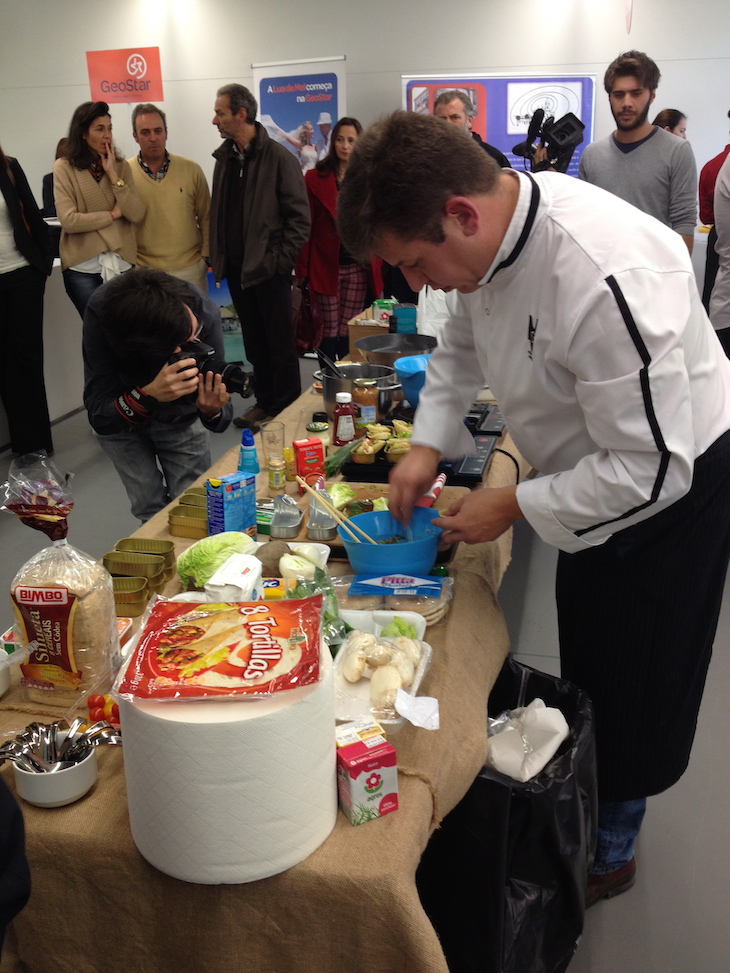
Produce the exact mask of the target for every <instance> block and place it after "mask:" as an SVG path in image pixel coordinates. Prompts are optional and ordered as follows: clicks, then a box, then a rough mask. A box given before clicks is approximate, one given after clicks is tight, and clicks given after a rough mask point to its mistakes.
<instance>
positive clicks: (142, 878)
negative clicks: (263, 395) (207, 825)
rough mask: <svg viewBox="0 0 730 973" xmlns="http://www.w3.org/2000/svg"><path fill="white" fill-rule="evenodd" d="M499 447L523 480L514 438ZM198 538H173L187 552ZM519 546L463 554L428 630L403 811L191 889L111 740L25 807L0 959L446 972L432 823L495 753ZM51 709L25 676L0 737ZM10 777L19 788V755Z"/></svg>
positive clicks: (292, 417)
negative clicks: (139, 840) (82, 776)
mask: <svg viewBox="0 0 730 973" xmlns="http://www.w3.org/2000/svg"><path fill="white" fill-rule="evenodd" d="M319 402H320V400H319V399H317V398H316V397H315V396H313V395H311V393H309V392H305V393H304V394H303V396H302V397H301V398H300V399H299V400H298V401H297V402H296V403H295V404H294V405H292V406H290V407H289V408H288V409H287V410H286V411H285V412H284V413H283V414H282V415H281V416H279V417H278V418H279V419H282V420H283V421H284V422H285V424H286V436H287V439H291V438H292V437H294V436H301V435H302V433H303V430H302V429H301V422H302V410H304V412H305V413H311V412H312V411H313V410H315V409H317V408H318V407H319ZM500 446H502V448H504V449H505V450H506V451H507V452H508V453H510V454H511V455H512V456H514V457H515V459H516V460H517V462H518V463H519V465H520V467H521V470H522V474H523V475H524V474H525V473H526V472H527V469H526V467H525V464H524V463H523V462H522V461H521V460H520V458H519V457H518V456H517V454H516V451H515V448H514V446H513V444H512V443H511V440H510V439H509V437H508V436H505V437H504V442H502V443H500ZM235 452H236V451H235V450H232V451H231V452H230V453H229V454H228V455H227V456H226V457H224V458H223V459H222V460H221V461H220V462H218V463H216V464H215V465H214V467H213V468H212V472H213V474H220V473H224V472H229V471H230V470H231V469H234V468H235V461H236V456H235ZM515 473H516V468H515V463H514V462H513V460H512V459H511V458H510V457H509V456H505V455H502V454H500V453H496V454H495V455H494V458H493V460H492V463H491V465H490V467H489V470H488V472H487V480H486V482H487V484H488V485H489V486H503V485H506V484H508V483H513V482H514V481H515ZM166 523H167V515H166V512H165V511H163V512H161V513H160V514H158V515H157V516H156V517H155V518H153V519H152V520H151V521H150V522H149V523H148V524H146V525H145V526H144V527H143V528H141V529H140V531H139V532H138V533H139V535H143V536H155V537H168V536H169V535H168V534H167V530H166ZM189 543H191V542H190V541H186V540H184V539H182V538H177V539H176V547H177V548H178V549H179V550H182V549H184V548H185V547H186V546H187V545H188V544H189ZM510 549H511V532H508V533H507V534H505V535H504V536H503V537H501V538H500V539H499V540H498V541H496V542H493V543H490V544H483V545H477V546H473V547H467V546H466V545H461V546H460V547H459V549H458V550H457V552H456V555H455V558H454V560H453V562H452V564H451V569H452V571H451V573H452V576H453V577H454V579H455V585H454V598H453V602H452V606H451V610H450V612H449V613H448V615H447V616H446V618H445V619H444V620H443V621H442V622H440V623H439V624H437V625H435V626H431V627H429V629H428V630H427V635H426V638H427V640H428V641H429V642H430V643H431V645H432V647H433V661H432V665H431V668H430V670H429V672H428V674H427V676H426V678H425V680H424V683H423V685H422V687H421V693H422V694H424V695H429V696H436V697H437V698H438V700H439V705H440V714H441V729H440V730H439V731H436V732H428V731H426V730H421V729H416V728H414V727H413V726H411V725H410V724H407V725H406V726H405V727H404V728H403V729H402V730H401V731H400V732H399V733H398V734H397V735H396V736H394V737H393V743H394V745H395V747H396V749H397V752H398V768H399V775H398V786H399V791H400V809H399V810H398V811H397V812H396V813H394V814H389V815H387V816H386V817H384V818H382V819H380V820H377V821H375V822H372V823H369V824H366V825H362V826H360V827H352V826H351V825H350V824H349V823H348V822H347V820H346V819H345V817H344V815H342V814H338V820H337V824H336V826H335V829H334V831H333V832H332V834H331V835H330V837H329V838H328V839H327V841H326V842H325V843H324V844H323V845H322V846H321V847H320V848H319V849H318V850H317V851H316V852H315V853H314V854H312V855H310V856H309V857H308V858H307V859H305V860H304V861H303V862H301V864H299V865H297V866H295V867H294V868H291V869H289V870H288V871H286V872H284V873H282V874H280V875H276V876H274V877H272V878H268V879H265V880H263V881H259V882H255V883H251V884H247V885H234V886H200V885H192V884H187V883H184V882H180V881H178V880H176V879H173V878H170V877H168V876H167V875H163V874H162V873H161V872H158V871H157V870H156V869H154V868H153V867H152V866H151V865H149V864H148V863H147V862H146V861H145V860H144V859H143V858H142V856H141V855H140V854H139V852H138V851H137V849H136V847H135V845H134V843H133V841H132V837H131V833H130V829H129V818H128V813H127V805H126V792H125V782H124V772H123V764H122V755H121V753H119V752H118V751H115V750H114V749H111V748H109V749H108V750H106V751H105V750H102V751H100V753H99V765H100V766H99V780H98V782H97V783H96V785H95V786H94V787H93V788H92V790H91V791H90V792H89V794H88V795H87V796H86V797H85V798H83V799H82V800H80V801H78V802H77V803H76V804H72V805H70V806H69V807H65V808H55V809H45V810H44V809H39V808H35V807H31V806H29V805H27V804H23V812H24V816H25V821H26V828H27V852H28V858H29V861H30V863H31V870H32V874H33V883H34V884H33V893H32V896H31V900H30V903H29V904H28V906H27V907H26V909H25V910H24V911H23V912H22V913H21V914H20V916H19V917H18V918H17V919H16V921H15V923H14V928H13V929H11V931H10V934H9V937H8V941H7V943H6V951H5V955H4V958H3V962H2V965H0V970H2V971H3V973H10V971H13V973H15V971H20V970H25V971H26V973H67V971H68V973H108V971H120V973H121V971H124V973H170V971H173V970H174V971H176V973H180V971H194V973H201V971H205V973H237V971H247V973H249V971H250V973H393V971H398V973H447V965H446V961H445V958H444V955H443V952H442V950H441V947H440V945H439V942H438V940H437V937H436V934H435V932H434V930H433V928H432V926H431V924H430V923H429V921H428V919H427V917H426V915H425V913H424V911H423V909H422V907H421V904H420V901H419V898H418V894H417V891H416V885H415V871H416V868H417V866H418V862H419V859H420V856H421V854H422V852H423V850H424V848H425V847H426V844H427V842H428V839H429V836H430V834H431V832H432V830H433V829H434V828H435V827H436V826H437V825H438V823H439V821H440V820H441V818H442V817H443V816H444V815H445V814H447V813H448V811H450V810H451V809H452V808H453V807H454V806H455V805H456V804H457V803H458V802H459V801H460V800H461V798H462V797H463V795H464V794H465V793H466V791H467V789H468V788H469V786H470V785H471V783H472V781H473V780H474V778H475V776H476V775H477V773H478V772H479V770H480V768H481V766H482V765H483V763H484V757H485V753H486V747H487V743H486V707H487V698H488V696H489V692H490V689H491V686H492V685H493V683H494V680H495V678H496V676H497V674H498V673H499V670H500V668H501V666H502V662H503V660H504V658H505V656H506V654H507V650H508V640H507V632H506V628H505V624H504V619H503V617H502V613H501V611H500V609H499V606H498V603H497V596H496V593H497V590H498V587H499V584H500V581H501V579H502V575H503V573H504V571H505V569H506V567H507V564H508V563H509V558H510ZM173 584H174V583H173ZM53 715H54V714H52V713H50V712H43V711H42V709H41V707H39V706H38V705H36V704H28V703H26V702H25V701H24V699H23V696H22V693H21V690H20V689H19V688H17V687H15V688H13V689H11V690H10V692H9V693H8V694H7V695H6V696H5V697H4V698H3V700H2V703H0V736H5V735H7V734H8V733H9V732H10V731H11V730H12V731H17V730H19V729H21V728H22V727H23V726H25V725H26V724H27V723H28V722H30V721H31V720H32V719H38V720H40V721H43V720H45V719H47V718H51V717H52V716H53ZM1 772H2V774H3V778H4V780H5V781H6V782H7V783H8V784H9V786H11V787H12V786H13V779H12V773H11V771H10V768H9V766H7V765H6V767H4V768H3V769H2V771H1ZM21 803H22V802H21ZM171 826H172V823H171ZM21 961H22V962H23V963H25V966H22V965H18V964H19V963H20V962H21Z"/></svg>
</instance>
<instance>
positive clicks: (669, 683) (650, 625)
mask: <svg viewBox="0 0 730 973" xmlns="http://www.w3.org/2000/svg"><path fill="white" fill-rule="evenodd" d="M729 557H730V432H727V433H725V434H724V435H723V436H721V437H720V439H718V440H717V442H715V443H714V444H713V445H712V446H711V447H710V448H709V449H708V450H707V452H706V453H704V454H703V455H702V456H700V457H699V458H698V459H697V460H696V462H695V471H694V480H693V483H692V488H691V490H690V491H689V493H688V494H687V495H686V496H684V497H683V498H682V499H681V500H678V501H677V502H676V503H674V504H672V506H671V507H668V508H666V509H664V510H662V511H661V512H660V513H658V514H656V516H654V517H651V518H649V519H648V520H645V521H643V522H642V523H640V524H636V525H635V526H633V527H629V528H627V529H626V530H621V531H618V532H617V533H616V534H614V535H613V537H611V538H610V539H609V540H608V541H607V542H606V543H605V544H603V545H601V546H600V547H597V548H593V549H591V550H588V551H581V552H580V553H578V554H565V553H563V552H561V554H560V556H559V559H558V573H557V601H558V625H559V632H560V658H561V665H562V675H563V677H564V678H565V679H569V680H570V681H571V682H573V683H575V685H577V686H579V687H580V688H581V689H583V690H585V692H586V693H588V695H589V696H590V698H591V700H592V701H593V706H594V712H595V725H596V749H597V757H598V792H599V797H600V799H601V800H602V801H630V800H636V799H638V798H641V797H648V796H650V795H651V794H658V793H660V792H661V791H664V790H666V789H667V788H668V787H671V786H672V784H674V783H675V782H676V781H677V780H679V778H680V777H681V776H682V774H683V773H684V771H685V769H686V767H687V763H688V761H689V755H690V750H691V747H692V741H693V739H694V734H695V728H696V724H697V713H698V710H699V706H700V702H701V700H702V692H703V689H704V685H705V676H706V674H707V667H708V665H709V662H710V657H711V655H712V643H713V640H714V637H715V630H716V628H717V619H718V616H719V613H720V604H721V601H722V595H723V589H724V584H725V575H726V573H727V566H728V558H729Z"/></svg>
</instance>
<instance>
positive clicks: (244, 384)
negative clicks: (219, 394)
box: [167, 341, 253, 399]
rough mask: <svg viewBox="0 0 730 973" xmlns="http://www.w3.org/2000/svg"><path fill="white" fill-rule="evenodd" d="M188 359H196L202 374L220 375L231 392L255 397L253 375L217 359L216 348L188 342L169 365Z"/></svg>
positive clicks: (181, 347)
mask: <svg viewBox="0 0 730 973" xmlns="http://www.w3.org/2000/svg"><path fill="white" fill-rule="evenodd" d="M186 358H194V359H195V364H196V365H197V366H198V371H200V372H203V373H205V372H215V374H216V375H220V377H221V379H222V380H223V384H224V385H225V387H226V389H227V390H228V391H229V392H238V394H239V395H240V396H241V397H242V398H244V399H247V398H249V396H251V395H253V374H252V373H251V372H246V371H244V370H243V368H241V366H240V365H231V364H229V363H228V362H226V361H223V359H222V358H218V357H217V353H216V350H215V348H211V346H210V345H206V344H203V342H202V341H186V342H185V344H184V345H180V351H179V352H176V353H175V354H174V355H173V356H172V357H171V358H169V359H168V362H167V363H168V365H174V364H175V362H178V361H184V359H186Z"/></svg>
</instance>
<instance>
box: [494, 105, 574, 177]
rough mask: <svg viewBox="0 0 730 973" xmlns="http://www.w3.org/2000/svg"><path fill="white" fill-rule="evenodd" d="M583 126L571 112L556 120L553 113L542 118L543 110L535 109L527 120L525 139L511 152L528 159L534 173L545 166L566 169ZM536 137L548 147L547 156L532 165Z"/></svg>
mask: <svg viewBox="0 0 730 973" xmlns="http://www.w3.org/2000/svg"><path fill="white" fill-rule="evenodd" d="M584 129H585V125H584V124H583V122H582V121H581V120H580V119H579V118H578V116H577V115H574V114H573V112H572V111H569V112H568V114H567V115H563V117H562V118H560V119H558V121H557V122H556V121H555V118H554V117H553V116H552V115H548V117H547V118H545V111H544V110H543V109H542V108H537V109H536V110H535V114H534V115H533V116H532V118H531V119H530V127H529V128H528V129H527V138H526V139H525V141H524V142H520V144H519V145H515V147H514V148H513V149H512V151H513V152H514V154H515V155H519V156H521V157H522V158H523V159H529V160H530V163H531V169H532V171H533V172H542V171H543V170H544V169H555V170H557V172H567V169H568V166H569V164H570V160H571V159H572V158H573V152H574V151H575V148H576V146H577V145H580V143H581V142H582V141H583V131H584ZM538 139H539V140H540V142H541V143H542V145H544V146H545V148H546V149H547V153H548V157H547V159H545V160H544V161H543V162H537V163H535V164H532V159H533V158H534V155H535V152H536V151H537V149H538V146H537V144H536V143H537V141H538Z"/></svg>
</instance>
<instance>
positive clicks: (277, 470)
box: [269, 454, 286, 497]
mask: <svg viewBox="0 0 730 973" xmlns="http://www.w3.org/2000/svg"><path fill="white" fill-rule="evenodd" d="M285 486H286V461H285V460H284V457H283V456H276V455H274V454H272V455H271V456H269V496H271V497H274V496H276V495H277V494H279V493H284V488H285Z"/></svg>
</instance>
